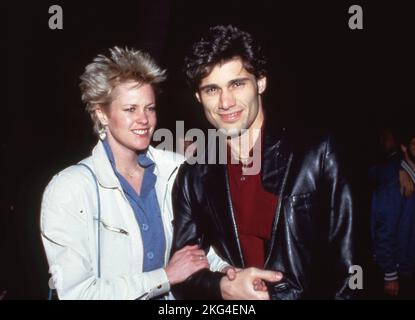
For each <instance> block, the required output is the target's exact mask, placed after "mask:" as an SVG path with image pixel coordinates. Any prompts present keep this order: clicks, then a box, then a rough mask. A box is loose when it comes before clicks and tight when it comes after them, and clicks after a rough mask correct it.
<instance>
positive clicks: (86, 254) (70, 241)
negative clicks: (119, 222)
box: [41, 173, 170, 300]
mask: <svg viewBox="0 0 415 320" xmlns="http://www.w3.org/2000/svg"><path fill="white" fill-rule="evenodd" d="M84 180H85V181H78V182H76V181H75V180H74V179H73V177H71V176H70V175H69V174H65V173H61V174H59V175H57V176H55V177H54V178H53V179H52V181H51V182H50V183H49V185H48V186H47V188H46V190H45V192H44V194H43V199H42V206H41V234H42V242H43V245H44V248H45V252H46V257H47V260H48V263H49V267H50V269H49V272H51V273H52V279H53V283H54V287H55V288H56V290H57V293H58V296H59V298H60V299H71V300H74V299H82V300H89V299H97V300H107V299H108V300H112V299H137V298H141V299H150V298H152V297H154V296H157V295H160V294H163V293H167V292H168V291H169V290H170V285H169V282H168V279H167V275H166V273H165V271H164V269H156V270H154V271H151V272H144V273H140V272H136V273H132V274H122V275H119V276H117V277H114V278H98V276H97V253H96V246H95V238H94V237H93V239H91V236H90V234H91V232H90V230H91V225H92V224H93V223H94V222H93V220H92V217H91V219H88V217H85V215H80V214H79V212H78V211H77V210H75V208H77V207H78V206H77V204H78V203H79V202H80V201H89V200H85V199H88V196H87V195H85V194H83V193H84V192H85V188H86V187H85V184H88V180H86V179H84ZM82 182H83V183H82ZM91 188H92V187H91ZM94 192H95V191H94ZM90 198H92V199H94V201H96V200H95V199H96V197H95V194H94V196H92V197H89V199H90ZM92 234H94V233H92ZM50 283H51V281H49V284H50Z"/></svg>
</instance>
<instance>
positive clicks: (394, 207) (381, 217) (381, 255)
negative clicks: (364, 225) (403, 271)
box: [371, 183, 402, 281]
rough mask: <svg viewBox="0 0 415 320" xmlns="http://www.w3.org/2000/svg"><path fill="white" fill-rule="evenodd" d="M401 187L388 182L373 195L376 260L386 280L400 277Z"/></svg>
mask: <svg viewBox="0 0 415 320" xmlns="http://www.w3.org/2000/svg"><path fill="white" fill-rule="evenodd" d="M401 198H402V197H401V195H400V192H399V187H398V186H397V185H396V186H395V185H394V184H391V183H390V184H386V185H383V186H380V187H378V188H377V189H376V190H375V191H374V192H373V197H372V226H371V227H372V228H371V229H372V239H373V251H374V255H375V261H376V263H377V264H378V265H379V267H380V268H381V269H382V271H383V272H384V274H385V280H389V281H391V280H396V279H398V271H397V259H396V252H397V243H396V239H397V230H398V223H399V217H400V215H399V212H400V211H401V210H400V209H401V208H400V207H401V201H400V199H401Z"/></svg>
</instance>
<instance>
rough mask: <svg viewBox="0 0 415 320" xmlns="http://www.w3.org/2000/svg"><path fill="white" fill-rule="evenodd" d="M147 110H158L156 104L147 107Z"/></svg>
mask: <svg viewBox="0 0 415 320" xmlns="http://www.w3.org/2000/svg"><path fill="white" fill-rule="evenodd" d="M147 110H148V111H150V112H155V111H156V106H151V107H147Z"/></svg>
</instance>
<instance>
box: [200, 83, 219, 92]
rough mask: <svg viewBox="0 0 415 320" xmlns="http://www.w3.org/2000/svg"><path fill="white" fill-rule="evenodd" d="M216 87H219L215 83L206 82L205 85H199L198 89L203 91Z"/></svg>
mask: <svg viewBox="0 0 415 320" xmlns="http://www.w3.org/2000/svg"><path fill="white" fill-rule="evenodd" d="M217 88H219V86H218V85H216V84H207V85H204V86H202V87H200V88H199V91H203V90H205V89H217Z"/></svg>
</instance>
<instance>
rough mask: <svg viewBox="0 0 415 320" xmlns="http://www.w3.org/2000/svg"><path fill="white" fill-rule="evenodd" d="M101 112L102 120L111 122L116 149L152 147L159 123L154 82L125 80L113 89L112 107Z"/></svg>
mask: <svg viewBox="0 0 415 320" xmlns="http://www.w3.org/2000/svg"><path fill="white" fill-rule="evenodd" d="M97 112H98V117H99V119H100V120H101V123H103V124H104V125H105V124H106V125H107V137H108V141H109V143H110V145H111V148H112V149H113V151H117V150H120V148H121V149H123V148H126V149H129V150H132V151H140V150H145V149H147V148H148V146H149V144H150V141H151V137H152V135H153V132H154V129H155V127H156V124H157V116H156V98H155V94H154V90H153V87H152V86H151V85H150V84H143V85H140V86H139V85H138V84H137V82H125V83H122V84H120V85H118V86H117V87H116V88H115V89H114V91H113V92H112V102H111V105H110V107H109V109H108V110H107V111H106V112H105V111H103V110H100V109H99V110H97ZM114 149H115V150H114Z"/></svg>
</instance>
